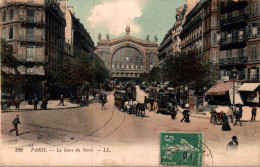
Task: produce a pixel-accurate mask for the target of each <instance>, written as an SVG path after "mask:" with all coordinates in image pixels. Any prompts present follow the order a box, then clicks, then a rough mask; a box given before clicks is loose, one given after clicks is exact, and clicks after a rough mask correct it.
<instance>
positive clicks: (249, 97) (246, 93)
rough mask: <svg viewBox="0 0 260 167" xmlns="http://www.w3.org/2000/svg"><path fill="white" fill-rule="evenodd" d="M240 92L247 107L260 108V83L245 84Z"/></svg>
mask: <svg viewBox="0 0 260 167" xmlns="http://www.w3.org/2000/svg"><path fill="white" fill-rule="evenodd" d="M238 91H239V92H240V94H241V97H242V99H243V101H244V103H245V105H248V106H257V107H260V83H244V84H243V85H242V86H241V87H240V88H239V89H238Z"/></svg>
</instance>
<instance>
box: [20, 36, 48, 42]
mask: <svg viewBox="0 0 260 167" xmlns="http://www.w3.org/2000/svg"><path fill="white" fill-rule="evenodd" d="M19 40H20V41H22V42H28V43H36V44H37V43H39V44H42V43H43V42H44V39H43V37H41V36H40V37H39V36H36V37H34V38H26V37H22V36H20V38H19Z"/></svg>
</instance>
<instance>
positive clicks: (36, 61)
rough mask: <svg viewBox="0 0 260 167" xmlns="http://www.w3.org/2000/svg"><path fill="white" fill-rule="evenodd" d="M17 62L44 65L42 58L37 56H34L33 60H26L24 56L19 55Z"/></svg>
mask: <svg viewBox="0 0 260 167" xmlns="http://www.w3.org/2000/svg"><path fill="white" fill-rule="evenodd" d="M18 61H21V62H30V63H44V62H45V59H44V56H41V55H38V56H37V57H36V56H34V58H30V59H28V58H27V56H26V55H24V54H19V55H18Z"/></svg>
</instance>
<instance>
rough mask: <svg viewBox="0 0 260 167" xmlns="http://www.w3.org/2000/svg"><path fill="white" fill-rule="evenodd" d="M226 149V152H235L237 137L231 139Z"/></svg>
mask: <svg viewBox="0 0 260 167" xmlns="http://www.w3.org/2000/svg"><path fill="white" fill-rule="evenodd" d="M227 149H228V150H237V149H238V141H237V137H236V136H233V137H232V141H230V142H229V143H228V145H227Z"/></svg>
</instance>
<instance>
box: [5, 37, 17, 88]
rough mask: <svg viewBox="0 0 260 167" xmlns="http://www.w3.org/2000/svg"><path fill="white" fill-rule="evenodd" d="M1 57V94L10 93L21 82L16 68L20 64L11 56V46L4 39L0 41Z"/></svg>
mask: <svg viewBox="0 0 260 167" xmlns="http://www.w3.org/2000/svg"><path fill="white" fill-rule="evenodd" d="M0 46H1V49H0V56H1V85H2V89H3V90H4V91H3V92H8V93H11V92H13V89H14V87H15V85H16V84H17V83H19V81H20V80H21V77H20V76H19V72H18V69H17V68H18V67H19V65H20V62H19V61H18V60H17V59H16V58H15V57H14V56H13V46H12V45H9V44H8V43H7V42H6V41H5V40H4V39H1V41H0Z"/></svg>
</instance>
